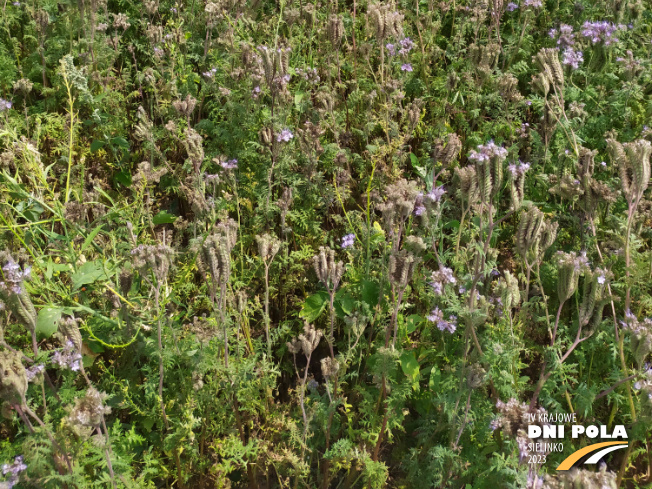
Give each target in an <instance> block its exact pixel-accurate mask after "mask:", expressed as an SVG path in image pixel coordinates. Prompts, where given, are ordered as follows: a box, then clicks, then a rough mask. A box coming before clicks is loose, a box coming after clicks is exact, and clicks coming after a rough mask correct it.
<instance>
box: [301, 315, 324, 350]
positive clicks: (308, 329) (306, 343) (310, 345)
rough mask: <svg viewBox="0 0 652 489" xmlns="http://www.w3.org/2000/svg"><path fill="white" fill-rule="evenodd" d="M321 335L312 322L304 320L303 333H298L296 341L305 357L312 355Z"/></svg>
mask: <svg viewBox="0 0 652 489" xmlns="http://www.w3.org/2000/svg"><path fill="white" fill-rule="evenodd" d="M323 335H324V334H323V333H322V332H321V331H318V330H316V329H315V327H314V326H313V325H312V324H310V323H308V321H306V320H304V325H303V334H300V335H299V341H298V343H299V345H300V346H301V349H302V350H303V354H304V355H305V356H306V357H309V356H310V355H312V352H313V351H315V349H316V348H317V346H318V345H319V341H320V340H321V338H322V336H323ZM331 341H332V340H331Z"/></svg>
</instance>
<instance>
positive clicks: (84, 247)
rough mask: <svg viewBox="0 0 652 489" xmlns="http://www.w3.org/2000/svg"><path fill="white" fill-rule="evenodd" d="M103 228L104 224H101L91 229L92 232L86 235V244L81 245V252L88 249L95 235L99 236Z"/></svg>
mask: <svg viewBox="0 0 652 489" xmlns="http://www.w3.org/2000/svg"><path fill="white" fill-rule="evenodd" d="M101 230H102V225H99V226H97V227H96V228H95V229H93V230H92V231H91V234H89V235H88V236H86V239H85V240H84V244H83V245H82V247H81V253H83V252H84V250H86V248H88V247H89V246H90V245H91V243H92V242H93V240H94V239H95V236H97V235H98V234H99V232H100V231H101Z"/></svg>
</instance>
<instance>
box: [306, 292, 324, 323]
mask: <svg viewBox="0 0 652 489" xmlns="http://www.w3.org/2000/svg"><path fill="white" fill-rule="evenodd" d="M327 305H328V292H326V291H325V290H320V291H319V292H317V293H316V294H313V295H311V296H310V297H308V298H307V299H306V300H305V302H304V303H303V306H302V307H301V312H300V313H299V317H302V318H303V319H305V320H306V321H308V322H310V323H311V322H313V321H314V320H315V319H317V318H318V317H319V316H320V315H321V313H322V312H323V311H324V309H326V306H327Z"/></svg>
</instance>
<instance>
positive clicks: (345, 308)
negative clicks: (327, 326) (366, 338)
mask: <svg viewBox="0 0 652 489" xmlns="http://www.w3.org/2000/svg"><path fill="white" fill-rule="evenodd" d="M354 307H355V301H354V300H353V297H351V296H350V295H349V294H348V293H347V292H345V291H344V290H339V291H338V292H337V294H335V312H336V313H337V316H338V317H340V318H344V317H345V316H349V315H350V314H351V313H352V312H353V308H354Z"/></svg>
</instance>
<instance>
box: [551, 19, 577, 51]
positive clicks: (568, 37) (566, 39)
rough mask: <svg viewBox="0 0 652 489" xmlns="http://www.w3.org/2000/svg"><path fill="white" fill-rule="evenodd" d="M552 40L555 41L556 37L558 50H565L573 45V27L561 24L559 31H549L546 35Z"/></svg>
mask: <svg viewBox="0 0 652 489" xmlns="http://www.w3.org/2000/svg"><path fill="white" fill-rule="evenodd" d="M548 34H549V35H550V37H551V38H552V39H555V38H556V37H557V35H559V38H558V39H557V46H559V47H560V48H567V47H569V46H573V45H574V44H575V34H574V33H573V27H572V26H570V25H568V24H561V25H560V26H559V30H557V29H550V32H549V33H548Z"/></svg>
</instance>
